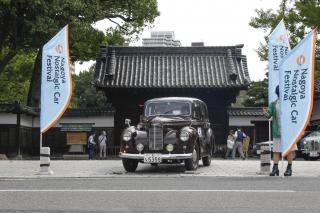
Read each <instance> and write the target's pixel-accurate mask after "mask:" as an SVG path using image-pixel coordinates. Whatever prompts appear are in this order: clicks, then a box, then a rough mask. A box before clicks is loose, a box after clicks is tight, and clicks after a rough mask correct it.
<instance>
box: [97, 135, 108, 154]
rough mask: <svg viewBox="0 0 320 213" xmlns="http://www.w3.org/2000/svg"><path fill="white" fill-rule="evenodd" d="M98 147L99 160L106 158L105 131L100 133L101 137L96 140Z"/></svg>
mask: <svg viewBox="0 0 320 213" xmlns="http://www.w3.org/2000/svg"><path fill="white" fill-rule="evenodd" d="M98 141H99V146H100V158H102V155H103V157H104V158H105V157H106V149H107V133H106V131H104V130H103V131H102V132H101V135H100V136H99V138H98Z"/></svg>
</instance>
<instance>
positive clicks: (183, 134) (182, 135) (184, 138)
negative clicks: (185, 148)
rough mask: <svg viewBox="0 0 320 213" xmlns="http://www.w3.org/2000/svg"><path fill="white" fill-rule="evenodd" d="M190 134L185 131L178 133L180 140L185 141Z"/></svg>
mask: <svg viewBox="0 0 320 213" xmlns="http://www.w3.org/2000/svg"><path fill="white" fill-rule="evenodd" d="M189 137H190V134H189V132H187V131H181V133H180V140H181V141H187V140H189Z"/></svg>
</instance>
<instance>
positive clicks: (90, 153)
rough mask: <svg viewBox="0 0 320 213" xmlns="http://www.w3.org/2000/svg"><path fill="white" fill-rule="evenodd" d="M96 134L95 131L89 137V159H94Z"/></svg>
mask: <svg viewBox="0 0 320 213" xmlns="http://www.w3.org/2000/svg"><path fill="white" fill-rule="evenodd" d="M95 136H96V134H95V133H94V132H93V133H91V134H90V136H89V138H88V148H89V160H92V159H93V155H94V146H95V145H96V142H94V137H95Z"/></svg>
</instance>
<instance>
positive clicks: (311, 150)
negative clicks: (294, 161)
mask: <svg viewBox="0 0 320 213" xmlns="http://www.w3.org/2000/svg"><path fill="white" fill-rule="evenodd" d="M301 152H302V156H303V158H304V159H305V160H318V159H319V158H320V131H313V132H311V133H309V134H307V135H306V136H305V137H304V138H302V139H301Z"/></svg>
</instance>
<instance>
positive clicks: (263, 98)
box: [243, 79, 268, 107]
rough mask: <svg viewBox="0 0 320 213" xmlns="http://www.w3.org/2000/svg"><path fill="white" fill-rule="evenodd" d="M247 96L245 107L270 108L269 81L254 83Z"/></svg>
mask: <svg viewBox="0 0 320 213" xmlns="http://www.w3.org/2000/svg"><path fill="white" fill-rule="evenodd" d="M247 96H248V97H247V99H246V100H245V101H244V102H243V105H244V106H245V107H263V106H268V80H267V79H264V80H263V81H256V82H252V83H251V85H250V86H249V89H248V93H247Z"/></svg>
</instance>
